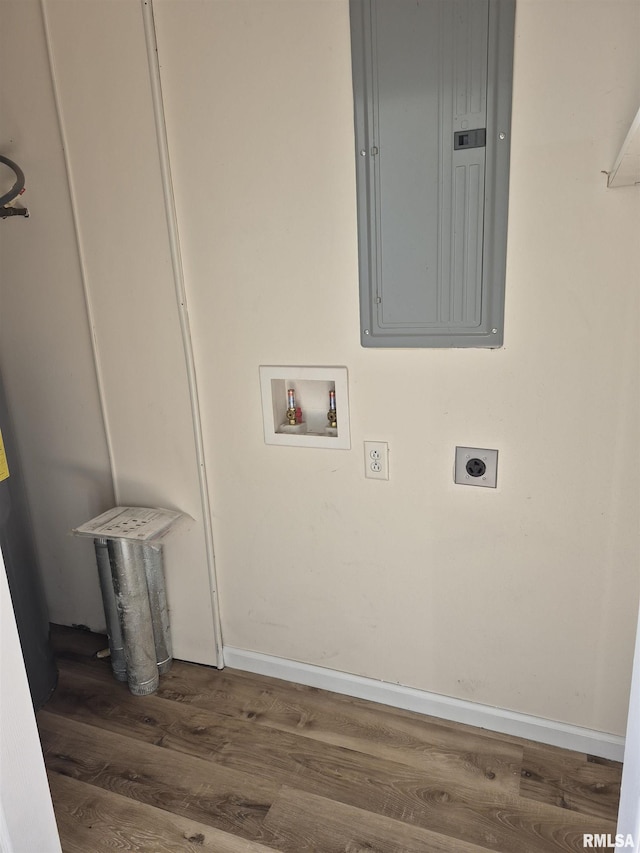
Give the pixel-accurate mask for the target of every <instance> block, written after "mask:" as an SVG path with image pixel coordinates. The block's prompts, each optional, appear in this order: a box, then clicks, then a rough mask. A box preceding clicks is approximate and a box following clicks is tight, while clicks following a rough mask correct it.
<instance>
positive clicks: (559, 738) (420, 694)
mask: <svg viewBox="0 0 640 853" xmlns="http://www.w3.org/2000/svg"><path fill="white" fill-rule="evenodd" d="M224 662H225V665H226V666H230V667H232V668H234V669H241V670H244V671H245V672H255V673H257V674H259V675H268V676H271V677H272V678H281V679H282V680H283V681H293V682H296V683H297V684H306V685H308V686H309V687H319V688H320V689H322V690H330V691H332V692H333V693H343V694H345V695H346V696H354V697H356V698H358V699H368V700H370V701H371V702H379V703H380V704H382V705H390V706H392V707H393V708H403V709H404V710H407V711H416V712H417V713H419V714H427V715H429V716H431V717H440V719H443V720H450V721H452V722H456V723H465V724H466V725H469V726H478V727H479V728H482V729H489V730H490V731H492V732H500V733H501V734H507V735H513V736H515V737H521V738H526V739H527V740H533V741H537V742H538V743H546V744H550V745H551V746H560V747H562V748H563V749H572V750H575V751H576V752H586V753H587V754H589V755H597V756H599V757H600V758H609V759H611V760H613V761H622V758H623V754H624V738H623V737H620V736H619V735H612V734H608V733H606V732H598V731H594V730H593V729H585V728H582V727H581V726H571V725H568V724H567V723H558V722H555V721H553V720H546V719H544V718H543V717H533V716H531V715H529V714H521V713H519V712H517V711H507V710H505V709H503V708H494V707H492V706H490V705H481V704H480V703H478V702H467V701H466V700H464V699H454V698H452V697H450V696H441V695H439V694H438V693H430V692H429V691H427V690H418V689H416V688H415V687H403V686H402V685H400V684H392V683H390V682H387V681H376V680H375V679H373V678H364V677H363V676H361V675H350V674H349V673H346V672H339V671H338V670H334V669H325V668H324V667H322V666H313V665H312V664H308V663H299V662H298V661H293V660H287V659H286V658H277V657H272V656H271V655H263V654H260V653H259V652H249V651H245V650H244V649H236V648H234V647H232V646H225V647H224Z"/></svg>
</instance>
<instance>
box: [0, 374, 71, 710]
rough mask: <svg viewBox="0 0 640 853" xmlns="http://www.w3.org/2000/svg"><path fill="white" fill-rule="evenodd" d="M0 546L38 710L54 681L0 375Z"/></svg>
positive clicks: (45, 619) (41, 593) (46, 621)
mask: <svg viewBox="0 0 640 853" xmlns="http://www.w3.org/2000/svg"><path fill="white" fill-rule="evenodd" d="M0 432H1V433H2V446H1V447H0V462H1V464H0V548H1V549H2V557H3V560H4V564H5V568H6V572H7V580H8V582H9V590H10V592H11V601H12V603H13V609H14V612H15V616H16V622H17V625H18V635H19V637H20V645H21V646H22V654H23V657H24V662H25V668H26V670H27V678H28V680H29V689H30V690H31V699H32V701H33V705H34V707H35V708H36V709H37V708H40V707H41V706H42V705H43V704H44V703H45V702H46V700H47V699H48V698H49V696H50V695H51V693H52V692H53V690H54V689H55V686H56V683H57V671H56V666H55V661H54V657H53V651H52V649H51V645H50V643H49V618H48V613H47V606H46V603H45V598H44V590H43V587H42V581H41V578H40V574H39V570H38V565H37V560H36V553H35V547H34V543H33V534H32V531H31V523H30V519H29V512H28V507H27V499H26V494H25V489H24V483H23V480H22V476H21V472H20V463H19V459H18V453H17V448H16V444H15V437H14V432H13V428H12V424H11V420H10V417H9V409H8V406H7V400H6V397H5V393H4V386H3V384H2V377H0Z"/></svg>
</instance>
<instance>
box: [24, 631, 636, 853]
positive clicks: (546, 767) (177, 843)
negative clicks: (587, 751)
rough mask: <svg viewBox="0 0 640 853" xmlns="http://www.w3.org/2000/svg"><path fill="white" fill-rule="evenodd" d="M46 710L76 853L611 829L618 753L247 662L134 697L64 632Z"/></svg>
mask: <svg viewBox="0 0 640 853" xmlns="http://www.w3.org/2000/svg"><path fill="white" fill-rule="evenodd" d="M53 639H54V644H55V646H56V649H57V653H58V661H59V668H60V683H59V686H58V688H57V690H56V692H55V694H54V696H53V698H52V699H51V700H50V701H49V702H48V703H47V705H46V706H45V708H44V709H43V710H42V711H40V712H39V714H38V725H39V728H40V734H41V738H42V744H43V749H44V754H45V761H46V764H47V769H48V773H49V780H50V785H51V791H52V795H53V802H54V807H55V810H56V816H57V820H58V827H59V830H60V836H61V839H62V847H63V850H64V851H65V853H102V851H105V853H106V851H110V853H113V851H114V850H117V851H146V852H147V853H165V851H215V853H259V852H260V851H262V853H268V851H273V850H279V851H286V853H302V851H313V853H481V851H485V853H486V851H501V853H553V851H583V849H584V847H583V833H610V834H612V835H613V834H615V818H616V810H617V805H618V795H619V783H620V774H621V765H619V764H617V763H614V762H610V761H605V760H602V759H596V758H591V757H589V756H586V755H583V754H578V753H573V752H566V751H564V750H560V749H555V748H552V747H546V746H541V745H538V744H535V743H532V742H530V741H524V740H518V739H517V738H512V737H508V736H504V737H503V736H499V735H495V734H492V733H490V732H486V731H483V730H481V729H474V728H470V727H466V726H461V725H457V724H454V723H447V722H445V721H442V720H438V719H434V718H432V717H422V716H420V715H417V714H412V713H409V712H405V711H398V710H394V709H390V708H387V707H384V706H381V705H375V704H373V703H369V702H364V701H360V700H357V699H351V698H348V697H345V696H339V695H336V694H332V693H326V692H324V691H321V690H316V689H314V688H309V687H301V686H298V685H292V684H289V683H287V682H284V681H278V680H275V679H270V678H265V677H262V676H256V675H250V674H247V673H242V672H238V671H234V670H229V669H227V670H224V671H222V672H219V671H217V670H215V669H209V668H208V667H203V666H197V665H193V664H186V663H179V662H175V663H174V665H173V668H172V670H171V672H170V673H168V674H167V675H165V676H163V677H162V678H161V684H160V690H159V692H158V693H157V694H156V695H154V696H149V697H144V698H139V697H134V696H132V695H131V694H130V693H129V691H128V689H127V687H126V685H122V684H120V683H118V682H116V681H115V680H114V679H113V678H112V676H111V671H110V666H109V662H108V661H106V660H98V659H96V657H95V652H96V651H97V650H98V649H101V648H103V647H104V646H105V639H104V638H103V637H101V636H99V635H96V634H89V633H86V632H82V631H77V630H75V631H74V630H72V629H60V628H58V629H55V630H54V634H53Z"/></svg>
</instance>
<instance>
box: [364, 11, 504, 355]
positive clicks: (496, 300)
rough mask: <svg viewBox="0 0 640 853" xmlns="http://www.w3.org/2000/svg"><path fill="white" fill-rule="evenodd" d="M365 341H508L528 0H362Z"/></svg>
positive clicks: (432, 343)
mask: <svg viewBox="0 0 640 853" xmlns="http://www.w3.org/2000/svg"><path fill="white" fill-rule="evenodd" d="M350 14H351V41H352V62H353V86H354V104H355V140H356V176H357V191H358V242H359V265H360V306H361V341H362V344H363V346H374V347H385V346H386V347H457V346H467V347H497V346H500V345H501V344H502V340H503V316H504V279H505V255H506V229H507V203H508V176H509V142H510V115H511V77H512V65H513V30H514V18H515V0H350Z"/></svg>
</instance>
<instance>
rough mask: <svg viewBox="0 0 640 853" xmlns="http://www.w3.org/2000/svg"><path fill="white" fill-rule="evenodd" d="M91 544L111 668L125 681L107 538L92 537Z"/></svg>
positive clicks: (120, 635) (123, 657)
mask: <svg viewBox="0 0 640 853" xmlns="http://www.w3.org/2000/svg"><path fill="white" fill-rule="evenodd" d="M93 545H94V548H95V551H96V563H97V564H98V577H99V578H100V590H101V591H102V604H103V607H104V618H105V619H106V622H107V636H108V638H109V652H110V655H111V669H112V670H113V674H114V676H115V677H116V678H117V679H118V681H126V680H127V662H126V660H125V655H124V641H123V639H122V630H121V628H120V617H119V616H118V606H117V604H116V596H115V592H114V591H113V581H112V579H111V564H110V562H109V549H108V546H107V540H106V539H94V540H93Z"/></svg>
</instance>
